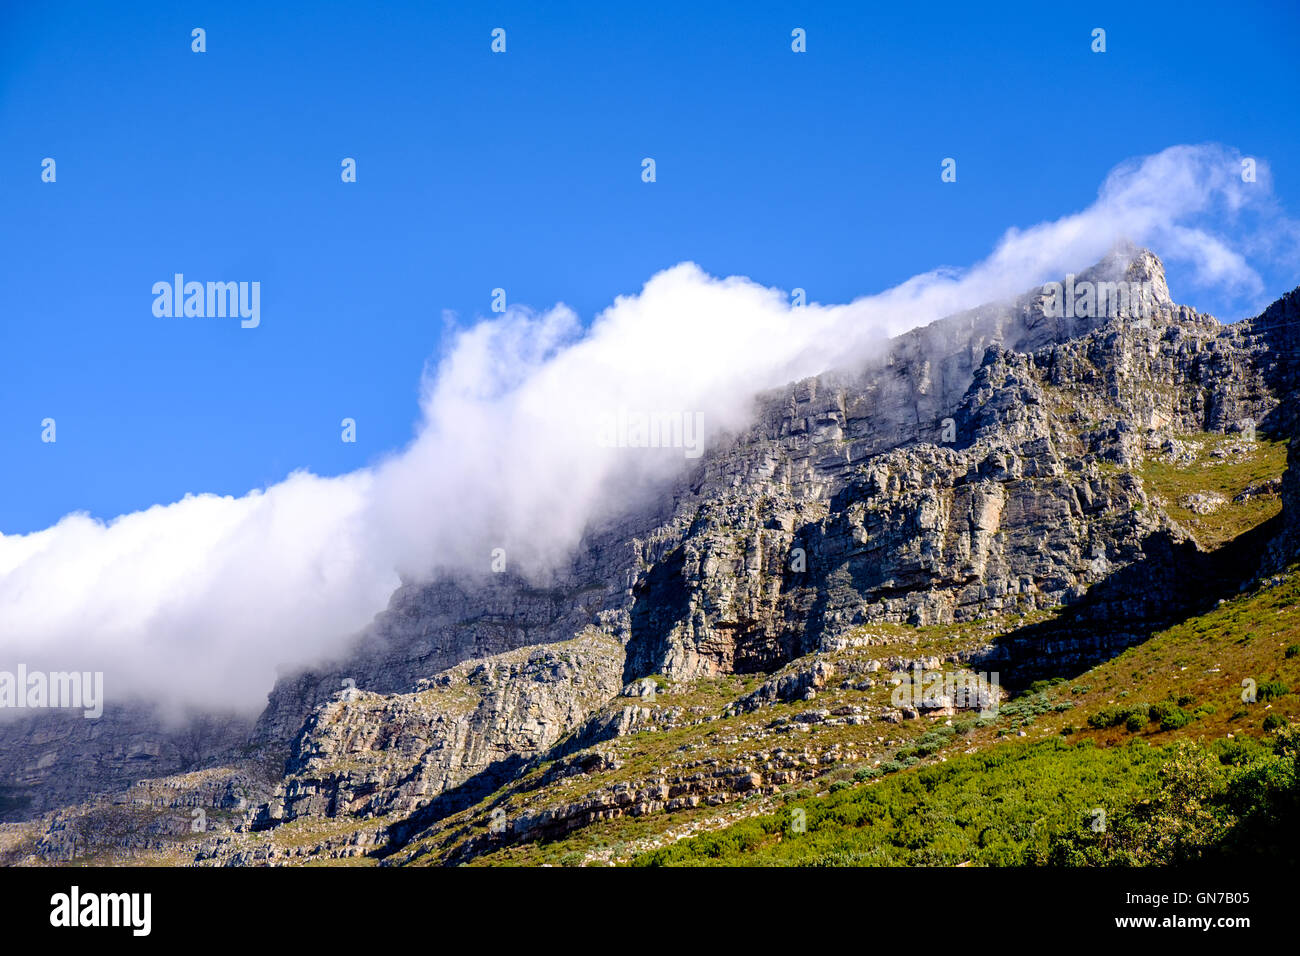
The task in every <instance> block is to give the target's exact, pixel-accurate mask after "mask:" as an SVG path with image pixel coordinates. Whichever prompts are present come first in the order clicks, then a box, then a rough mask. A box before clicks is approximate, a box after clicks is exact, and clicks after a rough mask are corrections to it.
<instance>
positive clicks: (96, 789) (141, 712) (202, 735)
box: [0, 704, 252, 821]
mask: <svg viewBox="0 0 1300 956" xmlns="http://www.w3.org/2000/svg"><path fill="white" fill-rule="evenodd" d="M251 730H252V721H251V720H248V719H243V718H240V717H238V716H234V715H224V716H222V715H195V716H190V717H188V718H184V719H179V720H164V719H162V718H160V717H159V716H158V715H157V714H156V713H154V711H153V710H152V709H151V708H149V707H147V706H145V705H142V704H133V705H126V706H118V707H114V708H110V709H107V710H105V712H104V714H103V716H101V717H99V718H98V719H96V720H86V719H85V718H84V717H83V716H82V714H81V712H80V711H74V712H72V713H62V712H55V713H51V714H45V715H41V716H23V717H20V718H17V719H10V720H5V721H3V722H0V821H5V820H22V819H27V818H29V817H32V816H36V815H38V814H41V813H44V812H45V811H47V810H51V809H53V808H55V807H60V806H64V805H66V804H69V803H73V802H76V801H78V800H80V799H82V798H83V797H85V796H87V795H89V794H95V793H108V792H111V791H114V790H118V789H121V788H123V787H127V786H130V785H131V784H133V783H135V782H136V781H137V780H141V779H143V778H146V777H163V776H166V775H169V774H175V773H182V772H185V771H188V770H195V769H198V768H200V767H205V766H210V765H212V764H213V763H214V762H219V761H222V760H224V759H226V758H228V757H229V756H231V755H232V754H234V753H235V751H236V750H238V749H239V748H240V747H242V746H243V745H244V744H245V743H246V741H247V740H248V736H249V733H250V731H251Z"/></svg>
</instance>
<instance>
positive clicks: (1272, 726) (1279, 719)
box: [1264, 714, 1287, 730]
mask: <svg viewBox="0 0 1300 956" xmlns="http://www.w3.org/2000/svg"><path fill="white" fill-rule="evenodd" d="M1286 725H1287V719H1286V718H1285V717H1283V716H1282V715H1281V714H1269V715H1268V716H1267V717H1265V718H1264V729H1265V730H1277V729H1278V728H1279V727H1285V726H1286Z"/></svg>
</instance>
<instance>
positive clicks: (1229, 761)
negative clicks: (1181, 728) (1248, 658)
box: [635, 731, 1300, 866]
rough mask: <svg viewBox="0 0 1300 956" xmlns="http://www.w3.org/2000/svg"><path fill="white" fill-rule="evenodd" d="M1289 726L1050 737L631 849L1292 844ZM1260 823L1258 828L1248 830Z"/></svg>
mask: <svg viewBox="0 0 1300 956" xmlns="http://www.w3.org/2000/svg"><path fill="white" fill-rule="evenodd" d="M1298 762H1300V733H1297V732H1296V731H1284V732H1280V733H1278V734H1275V735H1273V737H1272V739H1271V740H1270V741H1269V743H1268V745H1264V744H1260V743H1256V742H1254V741H1250V742H1248V743H1247V742H1244V741H1237V742H1233V741H1223V742H1220V743H1218V744H1216V745H1215V746H1213V747H1206V746H1202V745H1199V744H1193V743H1190V742H1186V741H1184V742H1180V743H1178V744H1175V745H1171V746H1168V747H1162V748H1155V747H1148V746H1146V745H1143V744H1141V743H1136V742H1135V743H1133V744H1130V745H1129V746H1125V747H1116V748H1110V749H1105V748H1099V747H1096V746H1093V745H1091V744H1090V743H1085V744H1081V745H1073V744H1069V743H1066V742H1064V741H1062V740H1060V739H1056V740H1051V741H1047V742H1043V743H1038V744H1023V743H1013V744H1003V745H1000V746H998V747H995V748H994V749H992V750H989V751H987V752H984V753H980V754H974V755H969V756H960V757H955V758H953V759H951V760H949V761H948V762H947V763H944V764H941V765H938V766H931V767H926V768H924V769H920V770H917V771H916V772H913V773H908V774H900V775H897V776H894V777H890V778H887V779H884V780H881V781H880V782H878V783H874V784H871V785H869V786H865V787H858V788H854V789H847V790H844V791H841V792H832V793H831V794H829V795H827V796H824V797H816V798H812V799H808V800H806V801H804V802H801V803H797V804H796V803H792V804H789V805H787V806H786V807H785V808H784V809H782V810H781V811H780V812H778V813H774V814H767V815H764V816H760V817H755V818H753V819H750V820H746V821H744V822H743V823H740V824H737V825H735V826H732V827H729V828H727V829H725V830H722V831H718V832H716V833H709V834H704V835H701V836H697V837H694V838H692V839H690V840H686V841H683V842H680V843H677V844H674V845H672V846H668V847H664V848H662V849H658V850H655V851H652V852H650V853H646V854H643V855H642V856H640V857H638V858H637V859H636V860H635V864H636V865H641V866H679V865H690V866H727V865H746V866H755V865H757V866H789V865H794V866H860V865H868V866H871V865H875V866H881V865H884V866H927V865H938V866H953V865H956V864H964V863H971V864H975V865H1041V864H1054V865H1080V864H1088V865H1111V864H1161V863H1185V862H1190V861H1195V860H1198V859H1205V858H1210V857H1242V856H1250V857H1256V856H1272V857H1274V858H1277V859H1279V860H1282V859H1293V858H1294V857H1295V856H1296V855H1297V852H1298V851H1300V829H1298V828H1300V786H1298V784H1297V780H1298V777H1297V764H1298ZM1262 833H1268V834H1270V837H1269V839H1260V838H1259V837H1260V834H1262Z"/></svg>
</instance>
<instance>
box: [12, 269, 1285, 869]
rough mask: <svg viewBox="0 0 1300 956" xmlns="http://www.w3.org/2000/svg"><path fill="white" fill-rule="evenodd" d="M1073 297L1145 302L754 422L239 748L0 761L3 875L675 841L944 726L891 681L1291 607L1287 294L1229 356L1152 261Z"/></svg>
mask: <svg viewBox="0 0 1300 956" xmlns="http://www.w3.org/2000/svg"><path fill="white" fill-rule="evenodd" d="M1084 282H1088V283H1094V284H1099V283H1128V284H1129V287H1130V288H1146V289H1147V290H1148V293H1147V297H1146V299H1145V300H1144V301H1143V302H1141V303H1140V302H1139V301H1138V299H1137V298H1136V297H1135V298H1134V300H1133V301H1131V302H1128V303H1124V304H1116V303H1111V305H1112V307H1111V308H1108V309H1093V310H1091V311H1092V312H1096V313H1097V314H1095V315H1086V316H1074V315H1072V314H1068V313H1067V314H1068V315H1069V317H1066V316H1063V315H1061V314H1060V310H1059V309H1057V308H1055V307H1054V306H1055V303H1053V301H1052V299H1051V296H1050V295H1049V294H1048V293H1046V292H1044V291H1043V290H1034V291H1031V292H1029V293H1026V294H1025V295H1023V296H1021V297H1019V298H1018V299H1016V300H1015V301H1013V302H1009V303H998V304H990V305H987V306H984V307H981V308H979V309H975V310H972V311H970V312H967V313H963V314H960V315H956V316H952V317H949V318H947V319H943V320H940V321H938V322H935V323H932V324H931V325H929V326H926V327H924V328H919V329H916V330H914V331H912V332H909V333H906V334H904V335H902V336H899V337H898V338H896V339H894V340H892V341H891V342H890V343H889V344H888V347H887V348H885V349H884V350H883V351H882V352H881V353H880V354H879V355H877V356H876V357H874V358H872V359H870V360H868V361H866V362H864V363H859V364H856V365H854V366H853V367H848V368H841V369H833V370H829V371H827V372H826V373H825V374H823V375H820V376H817V377H815V378H810V379H807V380H805V381H801V382H796V383H793V384H791V385H789V386H788V387H786V388H784V389H780V390H776V391H774V392H770V393H767V394H764V395H761V396H759V397H758V398H757V399H756V402H755V414H754V417H753V423H752V425H751V426H750V427H749V428H748V429H747V430H746V431H744V432H743V433H741V434H737V435H731V436H726V437H725V439H724V440H723V441H721V442H719V443H718V444H716V445H715V446H714V447H712V448H710V449H709V451H708V453H707V454H705V455H704V456H703V457H702V458H700V459H699V460H698V461H696V462H693V463H691V470H689V471H688V472H686V473H684V474H683V475H682V477H681V478H680V480H679V481H677V482H676V483H675V484H674V485H673V486H671V487H668V488H665V489H664V490H663V493H662V495H661V496H660V497H659V499H658V500H657V501H656V502H654V503H653V504H652V505H650V506H648V507H637V508H633V509H629V510H628V512H627V513H625V514H623V515H621V516H620V517H619V518H618V519H616V520H614V521H611V522H608V523H605V524H602V525H600V526H598V527H593V528H592V529H591V530H590V531H589V533H588V535H587V536H586V538H585V539H584V541H583V543H582V546H581V547H580V548H579V549H578V551H577V553H575V555H574V556H573V560H572V562H571V563H570V564H569V565H568V566H566V567H563V568H560V569H557V570H556V571H554V572H553V573H552V575H551V577H550V578H549V579H548V580H545V581H534V580H525V579H523V578H520V577H517V576H514V575H507V574H500V575H486V576H484V577H482V578H474V577H470V576H466V577H461V578H455V579H439V580H436V581H432V582H409V583H406V584H404V585H403V586H402V587H401V588H400V589H399V590H398V591H397V592H396V593H395V594H394V595H393V597H392V600H391V602H390V604H389V607H388V608H387V609H386V610H385V611H384V612H383V613H382V614H380V615H379V616H378V617H377V618H376V619H375V621H374V622H373V623H372V625H371V626H370V627H369V628H367V629H366V631H365V632H364V633H362V634H361V635H358V637H357V640H356V641H355V642H354V644H353V646H352V648H351V650H350V651H349V653H348V654H347V655H346V657H344V658H343V659H341V660H338V661H335V662H332V663H329V664H327V665H324V666H321V667H319V668H317V669H315V670H312V671H309V672H304V673H297V674H291V675H285V676H283V677H282V678H281V679H280V680H279V681H278V682H277V684H276V686H275V688H274V690H273V691H272V692H271V694H270V696H269V699H268V703H267V707H266V709H265V710H264V711H263V712H262V714H261V716H260V717H259V718H258V720H257V722H256V725H255V726H253V727H251V728H250V727H249V726H248V725H247V724H246V723H241V722H239V721H238V720H236V719H233V718H232V719H224V718H221V719H217V718H212V717H206V718H203V719H201V720H200V719H197V718H196V719H191V720H189V721H188V722H187V723H183V724H182V725H180V726H179V727H175V728H172V729H167V728H165V727H163V725H161V724H159V723H158V721H157V720H156V719H155V718H153V717H152V716H151V715H150V714H149V713H148V711H147V710H144V709H137V710H127V711H125V712H119V714H118V715H116V716H112V717H110V715H109V714H107V713H106V715H105V717H104V718H102V719H101V720H100V721H82V722H80V723H78V722H76V721H63V722H59V721H44V722H42V721H36V722H33V721H30V720H28V721H25V722H20V723H13V722H10V723H8V724H5V725H0V787H3V789H2V790H0V798H4V799H5V800H6V803H5V804H4V805H3V806H0V810H3V811H4V813H5V819H8V820H10V821H13V822H11V823H9V824H5V825H3V826H0V857H4V858H6V859H8V860H10V861H11V862H24V861H25V862H38V861H46V862H52V861H66V860H69V859H76V858H96V857H99V858H102V855H107V856H108V857H109V858H119V857H120V856H122V855H124V854H125V855H128V856H133V857H141V856H143V857H146V858H150V859H156V860H157V859H162V860H166V861H167V862H198V863H205V864H212V863H220V864H234V865H239V864H264V863H292V862H296V861H301V860H304V859H316V858H326V859H354V860H363V861H367V862H384V863H398V862H429V861H436V862H444V863H446V862H452V863H454V862H468V861H473V860H475V859H477V858H479V857H480V856H482V855H484V854H485V853H489V852H497V851H499V850H500V849H501V848H502V847H505V846H511V847H523V846H533V845H538V844H539V843H541V842H543V841H554V840H559V839H562V838H567V839H573V836H572V835H573V834H575V833H577V832H580V831H584V829H585V828H589V827H596V826H597V825H602V824H607V823H609V821H612V820H621V819H633V818H635V819H638V820H640V819H642V818H645V819H648V818H650V817H655V818H656V819H659V818H665V819H666V818H668V817H671V816H672V815H673V814H679V815H680V814H686V815H687V816H688V817H689V818H690V822H689V826H688V828H687V830H682V831H680V832H678V831H674V830H671V828H669V829H666V830H662V832H658V833H657V835H656V836H655V839H657V840H659V841H661V842H662V841H665V840H671V839H676V838H677V837H680V836H683V835H689V833H688V830H689V828H690V827H696V828H698V827H709V826H715V825H721V824H722V823H724V822H726V821H727V820H729V819H731V817H730V816H729V814H731V813H733V812H737V811H736V809H735V808H737V807H739V806H740V805H741V804H742V803H744V801H748V800H751V799H752V800H759V801H761V800H763V799H769V798H772V797H773V796H774V795H776V794H779V793H780V792H781V791H782V790H783V788H788V787H791V786H798V785H800V784H802V783H803V782H806V781H809V780H815V779H818V778H819V777H821V776H822V775H823V774H825V773H826V772H827V768H830V767H835V766H848V765H850V764H853V763H855V762H859V761H863V760H867V759H868V758H870V759H874V760H875V761H876V763H877V764H879V763H880V762H881V760H889V759H894V757H893V755H896V754H897V753H898V752H899V751H900V749H901V748H907V747H912V746H915V745H916V740H917V739H918V735H919V734H922V731H921V730H913V729H912V726H913V724H915V726H916V727H918V728H919V727H920V723H919V722H917V721H918V718H919V717H920V716H921V715H922V713H923V712H924V713H927V714H930V715H937V716H940V717H944V718H945V719H950V718H952V717H953V716H956V715H957V713H958V711H959V710H960V709H961V708H960V707H959V706H957V705H955V704H954V703H953V702H952V701H951V700H946V699H945V700H935V701H930V702H929V703H930V705H929V706H926V707H920V706H899V705H898V704H897V702H896V701H894V700H893V699H892V697H891V694H890V688H891V687H892V686H894V684H896V683H897V680H896V679H895V680H894V681H893V683H891V682H890V681H888V680H886V677H887V675H888V674H891V673H894V672H896V671H900V670H903V671H905V670H907V669H909V668H912V667H914V666H921V667H924V668H928V669H932V670H933V669H956V670H961V671H966V670H971V669H977V670H982V671H990V670H992V671H998V672H999V673H1001V674H1002V675H1003V678H1004V683H1005V684H1006V685H1007V689H1009V690H1011V691H1015V690H1016V688H1017V686H1023V685H1026V684H1028V683H1029V682H1030V681H1031V680H1033V679H1034V678H1036V677H1039V676H1043V675H1058V674H1061V673H1065V672H1070V673H1079V672H1081V671H1083V670H1084V669H1086V668H1089V667H1092V666H1095V665H1097V664H1099V663H1100V662H1103V661H1106V660H1108V659H1110V658H1111V657H1113V656H1114V655H1115V654H1116V653H1118V652H1119V651H1120V650H1121V649H1123V648H1125V647H1128V646H1130V645H1134V644H1137V643H1139V642H1141V641H1144V640H1146V639H1147V638H1149V637H1150V635H1151V634H1153V633H1155V632H1156V631H1158V630H1160V629H1161V628H1163V627H1167V626H1169V625H1170V624H1172V623H1174V622H1176V621H1179V620H1182V619H1184V618H1186V617H1188V616H1189V615H1192V614H1196V613H1200V612H1201V611H1203V610H1205V609H1206V608H1207V607H1212V606H1213V605H1214V602H1216V601H1220V600H1222V599H1223V598H1224V596H1225V595H1231V594H1236V593H1237V592H1238V590H1239V589H1241V588H1246V587H1250V586H1253V585H1252V584H1251V582H1258V581H1259V580H1262V579H1263V578H1265V577H1266V576H1268V575H1272V574H1278V573H1280V572H1283V571H1285V569H1286V567H1287V565H1288V563H1289V562H1290V561H1291V560H1292V559H1293V557H1294V556H1295V555H1296V554H1297V553H1300V501H1298V500H1297V493H1298V492H1300V478H1298V477H1297V469H1296V468H1293V467H1287V466H1286V462H1285V460H1284V459H1285V456H1287V455H1289V454H1291V453H1292V451H1289V450H1288V444H1287V443H1288V442H1289V440H1290V439H1291V437H1292V436H1293V435H1294V433H1295V431H1296V428H1297V422H1298V421H1300V418H1298V417H1297V415H1296V411H1295V408H1296V402H1295V399H1296V395H1297V389H1296V386H1297V382H1296V381H1295V380H1294V375H1295V372H1294V371H1293V370H1294V369H1295V368H1296V367H1297V364H1296V361H1295V359H1296V358H1297V354H1296V353H1297V344H1298V340H1297V335H1298V333H1297V326H1298V325H1300V290H1297V291H1295V292H1291V293H1288V294H1287V295H1286V296H1284V297H1283V298H1282V299H1280V300H1279V301H1278V302H1276V303H1274V305H1272V306H1270V308H1269V309H1267V310H1266V311H1265V312H1264V313H1263V314H1261V315H1260V316H1258V317H1256V318H1254V319H1251V320H1246V321H1243V322H1238V323H1235V324H1231V325H1221V324H1220V323H1219V322H1218V321H1217V320H1215V319H1214V318H1213V317H1211V316H1208V315H1204V314H1201V313H1198V312H1196V311H1195V310H1193V309H1191V308H1188V307H1186V306H1181V305H1177V304H1175V303H1174V302H1173V301H1172V299H1171V298H1170V296H1169V291H1168V288H1167V285H1166V281H1165V277H1164V271H1163V267H1162V265H1161V263H1160V261H1159V259H1158V258H1157V257H1156V256H1155V255H1153V254H1152V253H1150V252H1148V251H1145V250H1137V249H1131V248H1124V249H1120V250H1117V251H1116V252H1115V253H1114V254H1112V255H1111V256H1109V257H1107V258H1106V259H1105V260H1103V261H1102V262H1100V263H1098V264H1097V265H1096V266H1094V267H1093V268H1092V269H1090V270H1088V271H1087V272H1085V273H1083V274H1081V275H1079V276H1077V277H1075V278H1074V283H1075V285H1076V286H1077V285H1079V284H1080V283H1084ZM1289 447H1290V449H1294V448H1295V447H1296V446H1295V443H1294V442H1290V444H1289ZM1000 693H1001V694H1003V695H1005V694H1006V690H1003V691H1001V692H1000ZM812 702H819V703H817V704H813V703H812ZM985 703H987V701H986V702H985ZM92 724H93V725H95V726H93V727H91V726H83V725H92ZM814 737H815V738H816V739H817V740H818V741H820V743H819V744H818V745H817V746H812V745H811V744H810V743H809V741H811V740H812V739H813V738H814ZM919 739H924V737H923V734H922V736H921V737H920V738H919ZM872 766H874V764H873V765H872ZM57 808H62V809H57ZM196 811H201V812H200V813H198V814H197V815H196ZM692 815H693V816H692ZM200 819H201V823H202V826H201V827H196V826H195V825H194V821H195V820H200ZM106 821H107V822H106ZM665 826H667V824H665ZM691 832H693V831H691ZM584 853H587V855H586V856H585V857H584V859H585V860H590V859H600V858H601V857H600V856H599V853H596V852H595V851H591V852H587V851H584ZM593 854H594V855H593Z"/></svg>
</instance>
